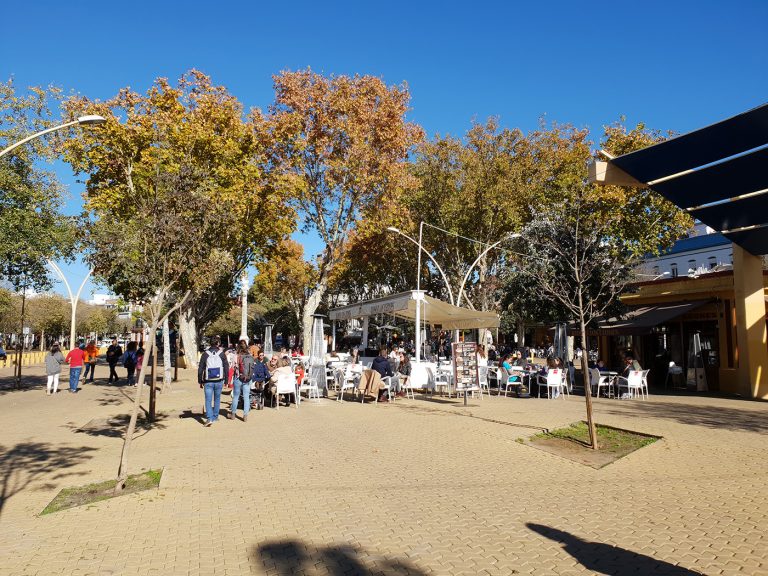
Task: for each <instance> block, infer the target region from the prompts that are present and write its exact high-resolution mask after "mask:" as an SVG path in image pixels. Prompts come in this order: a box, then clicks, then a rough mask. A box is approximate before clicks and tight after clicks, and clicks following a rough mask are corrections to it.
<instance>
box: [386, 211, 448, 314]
mask: <svg viewBox="0 0 768 576" xmlns="http://www.w3.org/2000/svg"><path fill="white" fill-rule="evenodd" d="M427 225H428V224H427ZM387 230H389V231H390V232H395V233H397V234H400V236H402V237H403V238H405V239H407V240H410V241H411V242H413V243H414V244H416V246H418V247H419V254H421V250H424V253H425V254H426V255H427V256H429V259H430V260H432V263H433V264H434V265H435V268H437V270H438V272H440V275H441V276H442V277H443V282H445V287H446V288H447V289H448V298H449V299H450V302H451V304H453V303H454V299H453V290H451V283H450V282H449V281H448V276H446V274H445V272H443V269H442V268H440V264H438V263H437V260H435V257H434V256H432V254H430V253H429V251H428V250H426V249H425V248H424V246H422V245H421V242H417V241H416V240H414V239H413V238H411V237H410V236H408V235H407V234H406V233H405V232H403V231H402V230H400V229H399V228H395V227H394V226H389V227H388V228H387ZM419 232H421V230H419ZM419 235H421V234H419ZM419 271H421V261H420V260H419ZM420 276H421V274H419V275H418V276H417V280H416V286H417V288H416V290H418V289H419V288H418V287H419V277H420Z"/></svg>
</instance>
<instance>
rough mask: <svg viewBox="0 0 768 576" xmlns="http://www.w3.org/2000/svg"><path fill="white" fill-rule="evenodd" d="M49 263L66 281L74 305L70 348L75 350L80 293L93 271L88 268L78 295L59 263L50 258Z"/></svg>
mask: <svg viewBox="0 0 768 576" xmlns="http://www.w3.org/2000/svg"><path fill="white" fill-rule="evenodd" d="M48 265H49V266H50V267H51V268H53V269H54V270H55V271H56V273H57V274H58V275H59V278H61V279H62V281H63V282H64V286H66V287H67V293H68V294H69V303H70V304H71V305H72V316H71V318H70V326H69V349H70V350H73V349H74V348H75V346H76V344H77V342H75V338H76V337H77V325H76V324H75V321H76V320H77V303H78V302H79V301H80V293H81V292H82V291H83V287H84V286H85V283H86V282H87V281H88V278H90V277H91V272H93V271H92V270H88V274H86V275H85V278H83V282H82V283H81V284H80V288H79V289H78V290H77V295H72V289H71V288H70V287H69V282H67V278H66V276H64V272H62V271H61V268H59V266H58V264H56V263H55V262H54V261H53V260H48Z"/></svg>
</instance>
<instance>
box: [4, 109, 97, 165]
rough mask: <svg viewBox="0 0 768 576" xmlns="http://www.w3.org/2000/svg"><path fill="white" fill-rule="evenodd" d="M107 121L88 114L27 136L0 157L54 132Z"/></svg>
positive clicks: (9, 147)
mask: <svg viewBox="0 0 768 576" xmlns="http://www.w3.org/2000/svg"><path fill="white" fill-rule="evenodd" d="M106 121H107V120H106V119H105V118H104V117H102V116H97V115H95V114H89V115H87V116H80V117H79V118H78V119H77V120H73V121H72V122H66V123H65V124H59V125H58V126H54V127H52V128H47V129H46V130H41V131H40V132H37V133H35V134H32V135H31V136H27V137H26V138H24V139H23V140H19V141H18V142H16V143H15V144H11V145H10V146H8V148H6V149H5V150H3V151H2V152H0V156H5V155H6V154H7V153H8V152H10V151H11V150H13V149H14V148H18V147H19V146H21V145H22V144H26V143H27V142H29V141H30V140H34V139H35V138H39V137H40V136H44V135H46V134H48V133H50V132H55V131H56V130H61V129H63V128H69V127H70V126H76V125H78V124H79V125H81V126H96V125H98V124H104V122H106Z"/></svg>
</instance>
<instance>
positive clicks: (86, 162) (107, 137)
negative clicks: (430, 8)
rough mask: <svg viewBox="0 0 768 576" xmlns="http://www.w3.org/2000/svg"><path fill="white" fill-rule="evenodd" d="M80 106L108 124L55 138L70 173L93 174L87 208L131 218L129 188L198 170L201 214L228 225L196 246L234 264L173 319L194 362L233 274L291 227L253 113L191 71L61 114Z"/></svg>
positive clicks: (69, 104) (77, 102) (223, 306)
mask: <svg viewBox="0 0 768 576" xmlns="http://www.w3.org/2000/svg"><path fill="white" fill-rule="evenodd" d="M84 110H88V111H89V112H90V113H96V114H101V115H102V116H104V117H105V118H108V122H107V123H106V124H105V125H103V126H101V127H100V130H99V133H98V135H96V134H83V136H82V137H80V138H77V139H71V138H69V139H65V140H63V141H62V142H61V148H62V151H63V154H64V158H65V159H66V160H67V161H68V162H69V163H70V164H71V165H72V166H73V168H74V169H75V171H76V172H87V173H92V175H91V176H90V177H89V178H88V181H87V182H86V194H87V197H86V209H88V210H96V211H102V212H104V213H106V214H118V213H120V212H127V213H129V214H132V213H134V212H135V207H134V206H133V198H134V197H135V196H136V195H137V194H138V193H139V192H138V189H139V188H142V187H147V186H151V185H152V184H151V183H152V182H154V180H155V179H156V175H157V173H158V171H159V172H163V173H175V172H178V171H179V170H180V168H181V167H182V166H186V167H187V168H189V169H195V170H198V171H201V172H202V173H203V174H204V178H205V186H206V189H207V190H208V192H209V194H210V201H209V202H208V203H207V204H206V205H205V206H204V208H203V209H204V210H205V211H208V212H210V211H217V212H223V213H224V214H225V216H226V219H227V224H228V225H227V226H226V227H224V228H221V229H216V230H215V233H214V234H212V235H208V236H201V242H202V243H203V244H204V245H207V246H208V247H209V249H211V250H212V249H213V247H216V246H219V247H224V249H225V250H226V252H228V253H229V255H230V256H231V261H232V262H233V265H232V266H230V267H227V268H226V269H222V270H220V271H221V274H222V275H221V276H220V277H218V278H215V279H214V281H213V282H211V283H209V284H208V285H207V287H206V289H205V290H202V291H199V292H196V293H195V295H194V297H193V298H192V299H191V300H190V301H189V302H188V303H186V304H185V306H184V307H183V308H182V310H181V314H180V315H181V320H182V321H181V322H180V332H181V335H182V339H183V340H184V345H185V348H186V350H187V351H188V352H189V359H190V360H191V361H192V362H196V354H195V352H196V350H197V336H198V333H199V332H200V331H202V330H203V329H204V328H205V326H206V325H207V324H208V323H210V322H211V321H212V320H214V319H215V318H217V317H218V316H220V315H221V314H222V313H223V312H225V311H226V310H227V309H228V308H229V306H230V301H229V296H230V295H231V294H232V292H233V291H234V290H235V288H236V284H237V281H238V279H239V277H240V274H241V272H242V271H243V270H244V269H245V268H246V267H247V266H249V265H250V264H251V263H252V262H254V261H258V260H259V259H261V258H263V257H264V254H265V251H266V250H267V249H268V248H269V247H271V246H274V244H276V243H277V242H278V241H279V240H280V239H281V238H283V237H284V236H285V235H287V234H288V233H290V232H291V231H292V230H293V227H294V225H295V214H294V212H293V211H292V210H291V209H290V208H286V207H285V205H284V203H283V201H282V200H283V198H282V196H281V194H282V191H281V189H278V188H276V187H275V186H272V185H271V184H270V182H269V174H268V173H266V172H265V167H267V162H266V157H265V149H266V147H267V146H268V143H269V138H270V135H269V134H268V133H267V132H266V128H265V123H264V121H263V118H262V116H261V114H260V113H259V112H258V111H254V112H253V113H252V114H251V117H250V118H251V119H250V120H246V119H245V117H244V114H243V108H242V105H241V103H240V102H239V101H238V100H237V99H236V98H235V97H234V96H232V95H230V94H229V93H228V92H227V90H226V89H225V88H224V87H222V86H215V85H213V83H212V82H211V79H210V78H209V77H207V76H206V75H204V74H203V73H201V72H199V71H197V70H191V71H189V72H187V73H186V74H184V75H182V76H181V78H180V79H179V81H178V84H177V85H176V86H173V85H171V83H170V82H169V81H168V80H167V79H165V78H158V79H157V80H156V81H155V83H154V85H153V86H152V87H151V88H150V89H149V90H148V92H147V94H146V95H140V94H137V93H135V92H133V91H131V90H130V89H128V88H125V89H122V90H120V92H119V93H118V94H117V95H116V96H115V97H114V98H112V99H110V100H107V101H106V102H93V101H91V100H89V99H87V98H84V97H74V98H71V99H69V100H67V101H66V102H65V112H66V113H67V114H68V115H69V116H76V115H78V114H80V113H82V112H83V111H84ZM118 120H120V121H118ZM202 233H203V231H201V234H202Z"/></svg>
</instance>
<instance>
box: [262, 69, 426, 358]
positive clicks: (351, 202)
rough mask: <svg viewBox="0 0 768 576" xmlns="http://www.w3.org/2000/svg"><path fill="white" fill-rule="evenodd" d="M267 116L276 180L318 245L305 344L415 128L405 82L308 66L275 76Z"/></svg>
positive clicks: (399, 175)
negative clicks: (358, 226)
mask: <svg viewBox="0 0 768 576" xmlns="http://www.w3.org/2000/svg"><path fill="white" fill-rule="evenodd" d="M274 83H275V92H276V95H275V102H274V104H273V105H272V106H271V107H270V109H269V114H268V115H267V117H266V123H267V127H268V133H269V134H270V135H271V142H270V143H271V156H270V165H271V167H272V169H273V171H274V174H275V177H276V186H279V187H280V188H281V189H284V190H286V191H287V192H288V194H289V196H290V198H291V203H292V206H293V207H294V209H295V210H296V211H297V212H298V213H299V215H300V216H301V218H302V219H303V229H304V230H305V231H308V230H314V231H315V232H317V234H318V235H319V236H320V238H321V240H322V242H323V244H324V249H323V251H322V253H321V254H320V255H319V257H318V268H317V276H316V278H315V283H314V285H313V286H312V287H311V289H310V292H309V294H308V296H307V299H306V302H305V304H304V309H303V314H302V325H303V339H304V345H305V346H307V345H308V343H309V341H310V334H311V329H312V315H313V314H314V313H315V312H316V310H317V308H318V306H319V305H320V302H321V300H322V298H323V296H324V295H325V293H326V291H327V289H328V282H329V277H330V275H331V273H332V272H333V269H334V268H335V266H336V265H337V264H338V262H339V260H340V259H341V257H342V254H343V252H344V248H345V239H346V237H347V234H348V233H349V232H350V230H352V229H353V228H354V226H355V223H356V221H357V219H358V217H359V215H360V210H361V209H362V208H364V207H365V206H368V205H369V204H370V203H371V202H373V201H374V200H375V199H377V198H379V197H381V196H382V195H385V194H388V193H390V192H392V191H393V190H395V189H397V188H398V187H400V186H405V185H407V182H408V180H409V177H408V170H407V158H408V154H409V151H410V150H411V147H412V146H413V145H414V144H415V143H416V142H418V141H419V140H420V139H421V134H422V133H421V129H420V128H419V127H417V126H416V125H415V124H412V123H409V122H407V121H406V120H405V114H406V112H407V110H408V102H409V99H410V95H409V93H408V88H407V86H405V85H401V86H387V85H386V84H385V83H384V82H383V81H382V80H381V79H379V78H375V77H372V76H354V77H349V76H335V77H324V76H321V75H319V74H315V73H313V72H312V71H311V70H309V69H307V70H301V71H298V72H282V73H281V74H280V75H278V76H275V78H274Z"/></svg>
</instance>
